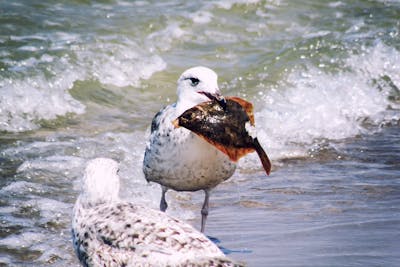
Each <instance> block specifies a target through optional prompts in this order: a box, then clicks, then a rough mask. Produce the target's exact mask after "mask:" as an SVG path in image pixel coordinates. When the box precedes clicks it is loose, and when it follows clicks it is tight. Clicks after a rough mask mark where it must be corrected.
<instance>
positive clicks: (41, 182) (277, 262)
mask: <svg viewBox="0 0 400 267" xmlns="http://www.w3.org/2000/svg"><path fill="white" fill-rule="evenodd" d="M347 2H351V3H347ZM399 14H400V4H399V3H398V2H397V1H378V0H376V1H364V0H358V1H328V0H324V1H312V0H300V1H284V0H271V1H242V0H236V1H229V0H225V1H224V0H222V1H203V2H199V3H193V2H191V1H180V2H178V1H163V2H162V3H159V2H158V1H135V2H130V1H98V2H88V1H80V0H75V1H60V2H58V3H54V2H53V1H41V3H40V4H38V3H34V2H32V1H23V0H18V1H3V2H1V3H0V177H1V179H0V226H1V227H0V265H10V266H46V265H51V266H66V265H77V264H78V263H77V260H76V259H75V256H74V254H73V251H72V246H71V242H70V236H69V235H70V234H69V227H70V216H71V209H72V206H73V203H74V201H75V198H76V195H77V193H78V191H79V178H80V176H81V175H82V170H83V168H84V166H85V163H86V162H87V160H88V159H91V158H93V157H98V156H107V157H112V158H114V159H117V160H119V161H120V162H121V172H120V174H121V176H122V177H123V184H124V186H123V188H124V190H123V192H122V196H123V197H125V198H127V199H130V200H131V201H135V202H138V203H144V204H146V205H150V206H152V207H154V208H157V206H158V201H159V197H160V190H159V188H158V186H157V185H154V184H150V185H149V184H147V183H146V182H145V181H144V178H143V174H142V171H141V162H142V158H143V151H144V147H145V137H146V136H147V135H148V131H149V130H148V127H149V124H150V121H151V118H152V117H153V115H154V114H155V112H157V111H158V110H159V109H160V108H161V107H162V106H164V105H166V104H169V103H172V102H174V101H175V99H176V96H175V90H176V80H177V78H178V76H179V75H180V73H181V72H182V71H184V70H185V69H186V68H188V67H191V66H194V65H206V66H209V67H211V68H213V69H215V70H216V71H217V73H218V74H219V84H220V87H221V90H222V91H223V93H224V94H225V95H238V96H241V97H244V98H246V99H248V100H250V101H252V102H253V103H254V105H255V111H256V112H255V118H256V124H257V130H258V136H259V139H260V142H261V143H262V144H263V146H264V148H265V149H266V150H267V152H268V154H269V155H270V156H271V159H272V161H273V166H274V169H273V172H272V174H271V176H269V177H266V176H265V175H264V173H263V172H262V169H261V166H260V163H259V161H258V158H257V157H256V155H253V154H252V155H249V156H248V157H246V158H244V159H242V160H241V161H240V163H239V168H238V171H237V172H236V174H235V175H234V177H233V178H232V179H230V180H229V181H227V182H226V183H224V184H222V185H220V186H219V187H217V188H216V189H215V190H214V191H213V192H212V195H211V212H210V216H209V221H208V224H207V229H206V231H207V234H208V235H210V236H212V237H216V238H217V239H218V240H219V241H220V242H221V243H220V245H221V246H222V247H223V248H225V251H226V252H228V253H230V254H229V255H230V256H231V257H232V258H235V259H240V260H243V261H245V262H247V263H248V265H249V266H266V265H270V266H310V265H311V266H399V265H400V256H399V255H398V248H399V242H398V240H399V233H400V229H399V228H400V223H399V220H400V212H399V206H400V205H399V201H400V188H399V183H400V180H399V178H400V163H399V162H400V146H399V144H398V143H399V142H398V140H399V138H400V131H399V129H400V127H399V122H400V91H399V86H400V63H399V62H400V51H399V50H400V47H399V44H400V42H399V41H400V40H399V39H400V38H399V28H400V24H399ZM167 197H168V200H169V202H170V203H171V206H170V209H169V211H168V212H169V213H170V214H172V215H174V216H176V217H179V218H182V219H184V220H187V221H188V222H190V223H192V224H194V225H195V226H199V219H200V214H199V210H200V206H201V202H202V198H203V194H202V192H198V193H179V194H177V193H173V192H169V193H168V196H167Z"/></svg>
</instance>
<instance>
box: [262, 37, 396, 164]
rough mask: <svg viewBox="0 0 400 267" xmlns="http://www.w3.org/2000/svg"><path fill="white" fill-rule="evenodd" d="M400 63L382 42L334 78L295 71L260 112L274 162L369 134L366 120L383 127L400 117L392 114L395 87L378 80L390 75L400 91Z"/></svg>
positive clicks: (267, 96) (268, 97)
mask: <svg viewBox="0 0 400 267" xmlns="http://www.w3.org/2000/svg"><path fill="white" fill-rule="evenodd" d="M399 62H400V53H399V52H398V51H396V50H395V49H391V48H388V47H386V46H385V45H383V44H380V43H379V44H377V45H376V46H375V47H373V48H371V49H365V53H363V54H360V55H352V56H350V57H349V58H348V59H347V60H346V61H345V63H344V68H343V70H340V71H339V72H337V73H334V74H331V73H326V72H324V71H323V70H321V69H318V68H316V67H313V66H308V67H307V69H300V68H295V69H294V70H292V71H291V72H290V74H289V75H288V77H287V79H286V81H284V82H282V83H281V84H280V85H279V86H278V87H277V88H274V89H272V90H270V91H268V92H267V93H266V94H265V96H264V98H263V99H264V101H265V107H264V108H262V110H261V111H259V112H257V113H256V125H257V130H258V136H259V139H261V140H262V143H263V144H265V147H267V148H268V151H269V153H270V154H271V156H272V157H273V158H282V157H298V156H305V155H306V153H307V150H308V149H309V148H310V147H311V146H312V145H313V143H315V142H316V141H317V140H321V139H325V140H326V139H328V140H337V139H343V138H348V137H353V136H356V135H358V134H362V133H368V132H369V131H370V130H371V129H369V128H368V127H366V125H365V121H366V120H368V121H369V122H370V123H371V122H372V123H373V124H375V125H376V126H378V125H379V124H380V123H383V122H384V121H382V120H391V119H393V117H392V116H396V115H393V113H387V109H388V107H389V106H392V107H393V106H394V105H396V103H393V102H390V100H389V99H388V95H389V94H390V91H391V87H390V86H389V84H388V83H383V85H380V88H378V85H377V84H379V83H376V82H374V81H375V80H379V79H381V77H382V76H384V75H386V76H387V77H390V79H391V81H392V82H393V83H394V84H395V85H396V86H397V87H398V86H400V72H399V68H400V64H399ZM346 68H349V69H350V70H344V69H346ZM397 108H398V105H397ZM389 114H392V115H389ZM395 114H396V112H395ZM388 115H389V116H388ZM397 115H398V112H397Z"/></svg>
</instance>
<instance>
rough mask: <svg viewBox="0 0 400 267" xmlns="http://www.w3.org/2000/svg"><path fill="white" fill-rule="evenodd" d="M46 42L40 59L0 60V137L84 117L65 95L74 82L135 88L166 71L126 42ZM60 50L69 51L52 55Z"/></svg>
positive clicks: (61, 37) (63, 37)
mask: <svg viewBox="0 0 400 267" xmlns="http://www.w3.org/2000/svg"><path fill="white" fill-rule="evenodd" d="M15 38H16V37H15ZM15 38H14V39H15ZM52 38H55V39H54V40H52V45H50V46H49V48H48V51H47V52H48V53H44V54H42V55H41V56H36V57H35V56H31V57H28V58H22V59H20V60H16V59H10V58H7V57H3V58H2V59H1V63H2V64H3V65H4V66H5V68H3V73H2V76H3V79H2V80H1V81H0V92H1V95H0V111H1V112H0V131H8V132H22V131H29V130H35V129H37V128H39V127H40V121H41V120H53V119H56V118H57V117H58V116H65V115H66V114H68V113H74V114H82V113H84V112H85V105H84V104H83V103H81V102H79V101H78V100H77V99H74V98H73V97H72V96H71V94H70V93H69V90H70V89H72V88H73V87H74V83H75V82H76V81H85V80H98V81H99V82H101V83H102V84H105V85H107V86H110V85H111V86H117V87H126V86H134V87H135V86H139V85H140V81H141V80H142V79H148V78H149V77H151V76H152V74H153V73H154V72H157V71H161V70H163V69H164V68H165V67H166V63H165V62H164V61H163V60H162V58H161V57H160V56H158V55H155V54H150V53H148V52H146V50H145V49H142V48H141V47H139V45H137V44H136V43H135V42H133V41H131V40H127V39H126V38H125V39H124V40H123V41H122V42H120V43H117V42H114V41H115V40H114V41H113V40H98V41H94V42H89V43H83V44H82V43H79V42H82V40H81V39H82V38H83V37H81V36H79V35H76V34H63V33H55V34H54V35H53V37H52ZM19 39H21V40H22V39H23V40H25V39H26V38H23V37H19ZM76 42H78V43H76ZM71 43H72V44H71ZM74 43H76V44H74ZM41 49H42V48H40V47H36V46H34V45H29V46H26V45H23V46H21V47H19V48H17V50H20V51H23V52H27V51H28V52H32V53H33V52H37V51H39V50H41ZM60 49H61V50H64V51H65V50H66V49H70V51H68V52H66V51H65V52H64V53H63V54H61V55H57V53H59V50H60Z"/></svg>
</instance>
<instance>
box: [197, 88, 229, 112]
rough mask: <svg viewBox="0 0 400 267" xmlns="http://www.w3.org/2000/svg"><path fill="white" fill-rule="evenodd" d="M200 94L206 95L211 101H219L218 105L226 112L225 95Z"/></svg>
mask: <svg viewBox="0 0 400 267" xmlns="http://www.w3.org/2000/svg"><path fill="white" fill-rule="evenodd" d="M199 93H200V94H203V95H205V96H206V97H208V98H209V99H210V100H215V101H217V103H218V104H219V105H220V106H221V107H222V108H223V109H224V110H226V100H225V97H224V96H223V95H221V94H220V93H215V94H212V93H208V92H203V91H202V92H199Z"/></svg>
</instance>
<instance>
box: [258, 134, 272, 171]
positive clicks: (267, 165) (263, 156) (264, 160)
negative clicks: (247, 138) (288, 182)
mask: <svg viewBox="0 0 400 267" xmlns="http://www.w3.org/2000/svg"><path fill="white" fill-rule="evenodd" d="M254 149H255V150H256V152H257V154H258V156H259V157H260V160H261V163H262V165H263V167H264V170H265V172H266V173H267V175H269V174H270V172H271V161H270V160H269V158H268V156H267V153H265V151H264V149H263V148H262V147H261V145H260V143H259V142H258V139H257V138H255V139H254Z"/></svg>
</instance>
